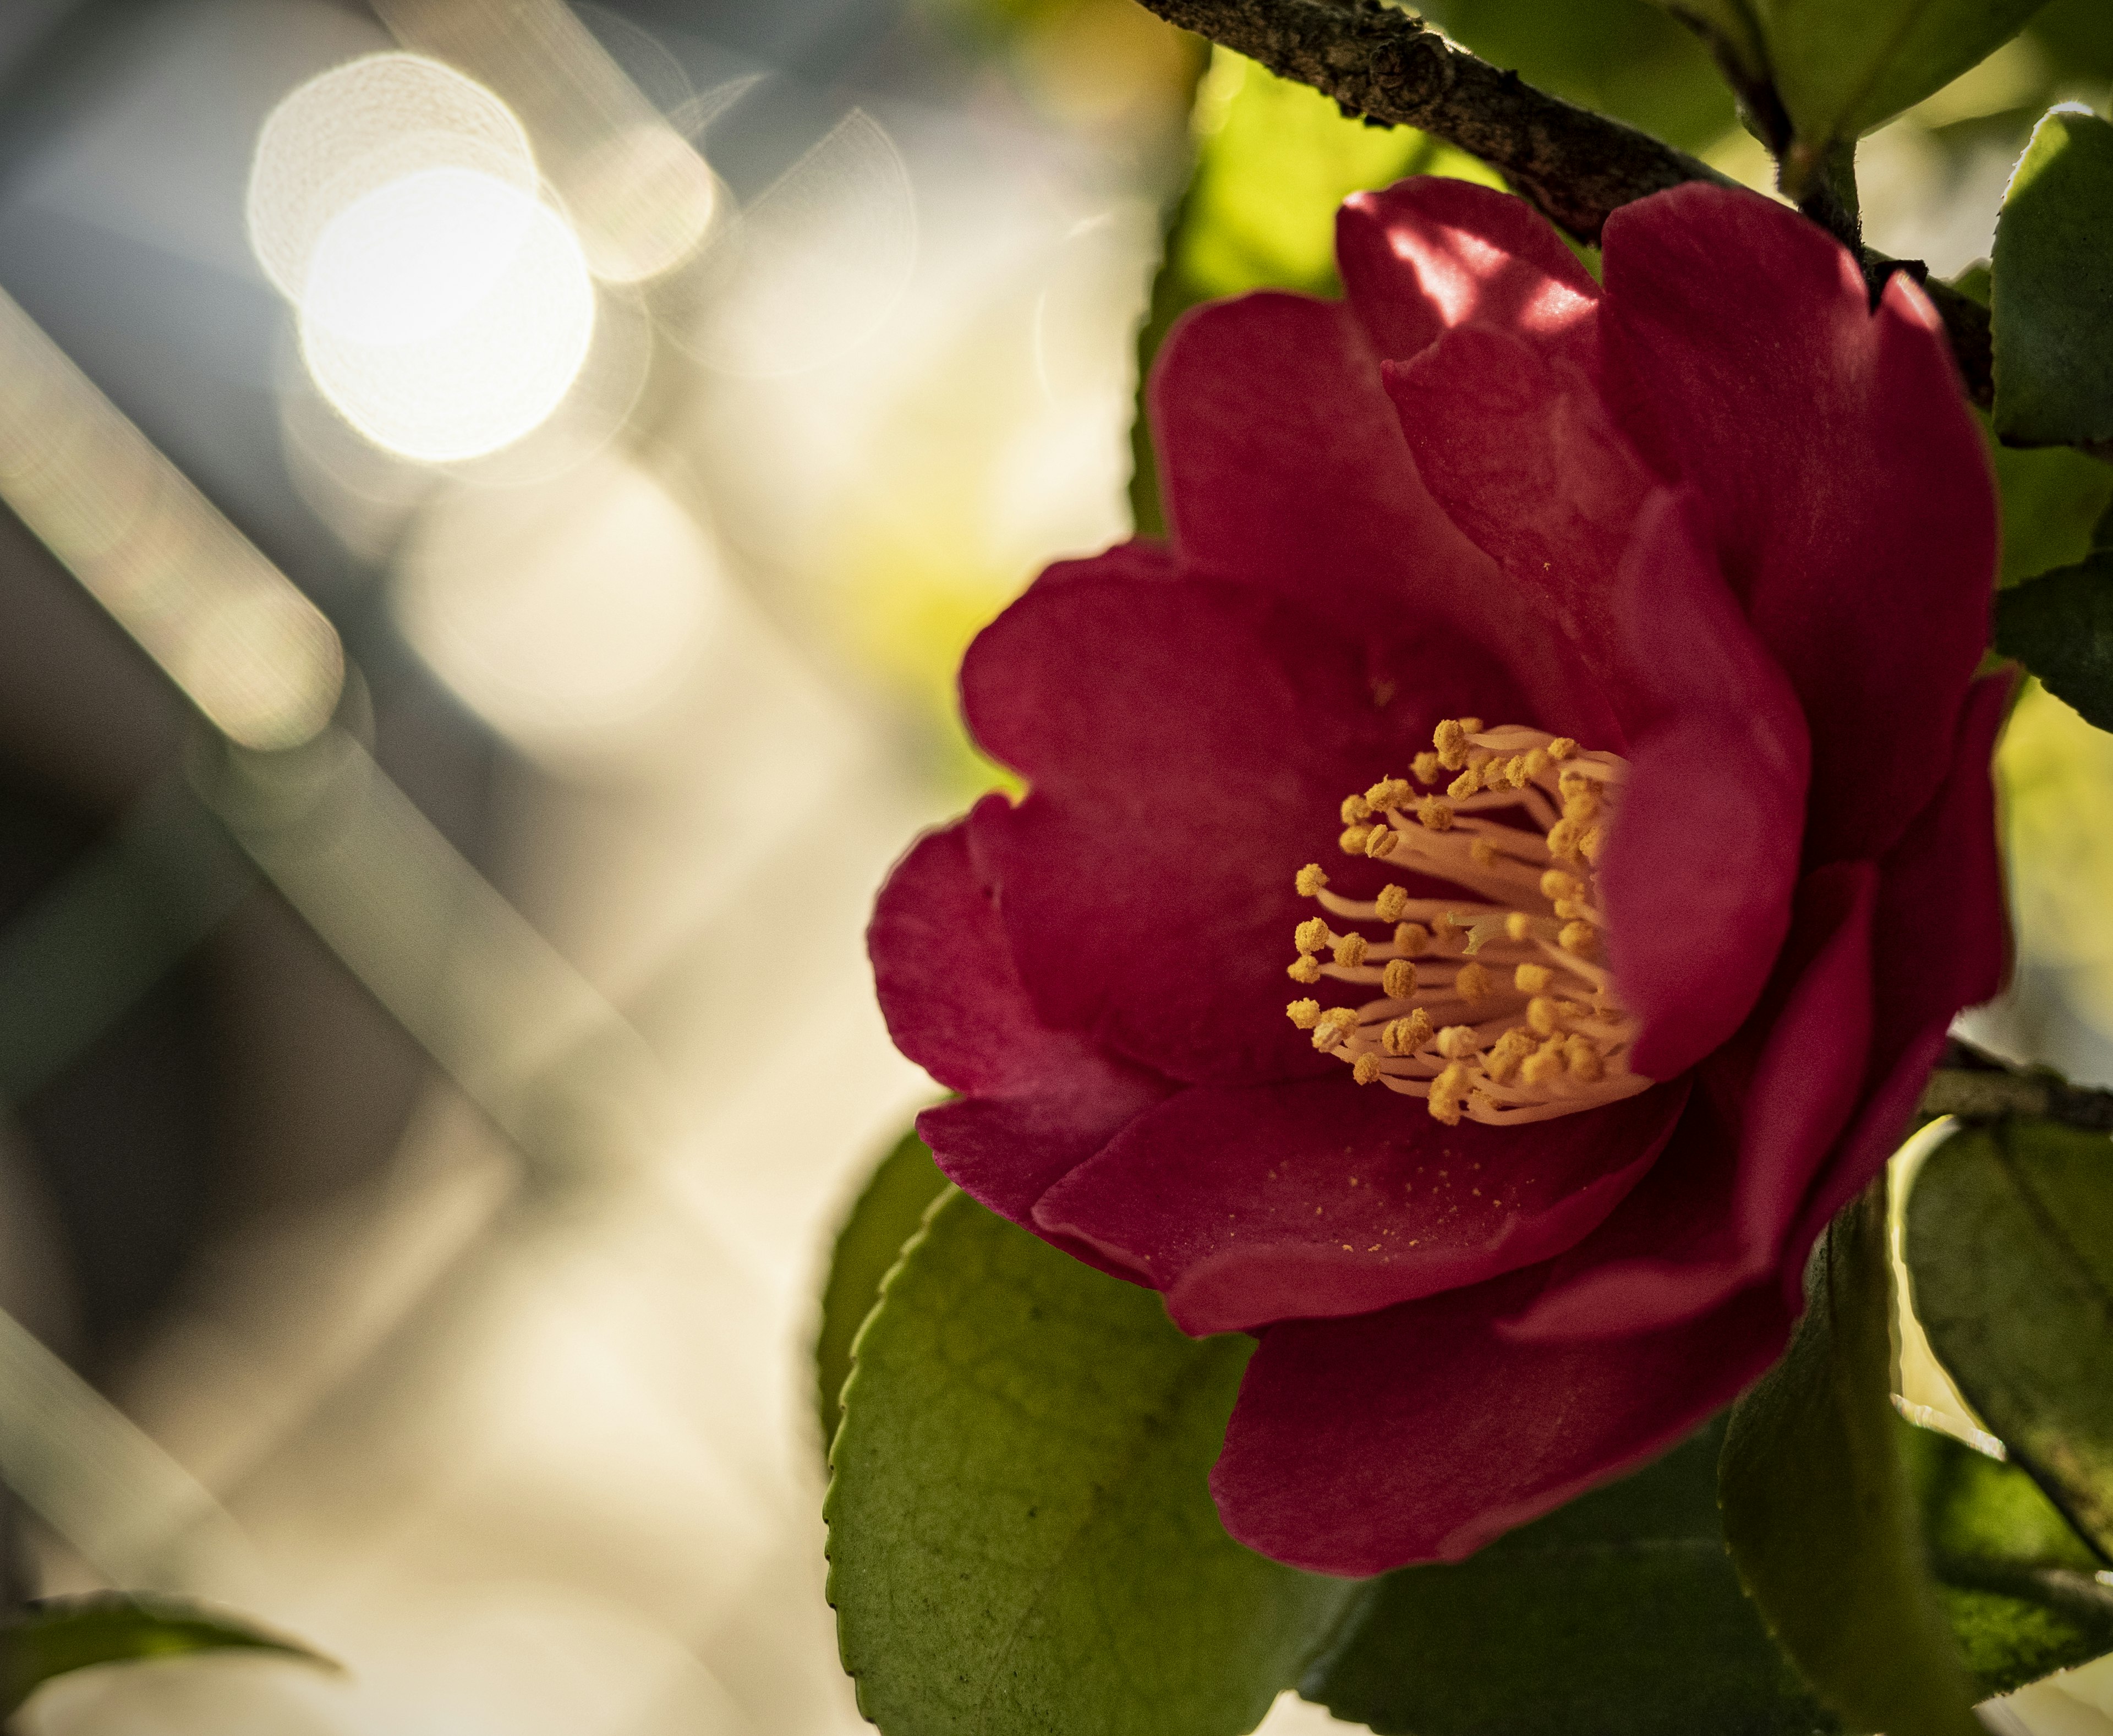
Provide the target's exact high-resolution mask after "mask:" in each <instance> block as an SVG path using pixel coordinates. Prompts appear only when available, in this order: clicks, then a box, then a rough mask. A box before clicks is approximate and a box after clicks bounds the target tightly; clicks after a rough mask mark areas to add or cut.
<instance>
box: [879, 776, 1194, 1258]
mask: <svg viewBox="0 0 2113 1736" xmlns="http://www.w3.org/2000/svg"><path fill="white" fill-rule="evenodd" d="M991 802H996V803H997V804H998V806H1001V807H1002V806H1004V805H1005V798H1004V797H1002V796H993V797H985V798H984V804H985V805H986V806H987V805H988V804H989V803H991ZM866 945H867V949H868V951H869V953H871V955H872V958H873V970H874V986H875V988H876V989H877V990H878V992H879V997H880V1007H881V1013H882V1016H883V1017H884V1018H886V1020H887V1021H888V1034H889V1035H891V1036H892V1037H893V1038H894V1039H895V1045H896V1047H897V1048H899V1049H901V1051H902V1053H904V1054H906V1055H907V1056H908V1057H909V1058H910V1059H911V1060H912V1061H915V1062H917V1063H918V1064H919V1065H920V1066H921V1067H924V1070H925V1071H927V1072H929V1073H930V1074H931V1075H932V1076H933V1078H934V1079H937V1080H938V1081H939V1082H940V1083H941V1084H942V1085H948V1086H951V1087H952V1089H954V1090H957V1091H964V1092H967V1093H970V1094H971V1095H972V1097H973V1098H975V1099H984V1100H981V1101H971V1102H967V1103H948V1104H943V1105H942V1106H941V1107H939V1108H937V1109H932V1110H927V1111H926V1112H925V1113H924V1116H923V1117H920V1119H919V1122H918V1131H919V1132H920V1134H921V1135H923V1137H924V1142H925V1144H928V1145H929V1146H930V1147H931V1148H932V1150H933V1155H934V1156H935V1157H936V1158H938V1161H939V1167H941V1168H942V1169H943V1170H945V1171H946V1172H947V1174H948V1175H949V1176H952V1178H953V1179H954V1180H955V1181H957V1182H959V1183H960V1184H961V1186H962V1187H963V1188H964V1189H965V1190H967V1191H968V1192H969V1193H970V1194H972V1195H974V1196H975V1197H976V1198H977V1199H979V1200H981V1201H982V1202H983V1204H985V1205H988V1206H989V1207H990V1208H992V1210H993V1211H996V1212H1000V1213H1003V1214H1004V1215H1005V1216H1006V1217H1010V1218H1011V1219H1012V1220H1013V1221H1014V1222H1016V1223H1028V1222H1029V1213H1031V1212H1032V1210H1033V1208H1034V1202H1035V1201H1036V1200H1037V1199H1039V1198H1040V1197H1041V1196H1042V1194H1043V1191H1044V1190H1046V1189H1047V1187H1048V1186H1049V1185H1050V1183H1051V1182H1052V1181H1055V1180H1057V1177H1058V1176H1061V1175H1062V1174H1063V1173H1064V1172H1066V1170H1068V1169H1070V1167H1072V1166H1073V1165H1075V1164H1077V1163H1081V1162H1083V1161H1084V1159H1085V1158H1089V1157H1091V1156H1092V1155H1093V1154H1094V1153H1095V1152H1097V1151H1098V1150H1099V1149H1101V1147H1102V1145H1104V1144H1107V1141H1108V1140H1109V1139H1110V1138H1111V1136H1112V1135H1114V1134H1115V1133H1116V1132H1117V1131H1119V1130H1120V1128H1121V1127H1122V1126H1124V1125H1125V1123H1126V1122H1129V1121H1130V1118H1131V1117H1133V1116H1135V1115H1137V1114H1138V1113H1139V1112H1141V1111H1143V1110H1144V1109H1146V1108H1150V1107H1151V1106H1152V1104H1153V1103H1157V1102H1158V1101H1159V1099H1161V1098H1162V1097H1163V1096H1165V1095H1166V1093H1167V1091H1168V1090H1171V1086H1170V1085H1167V1084H1166V1082H1165V1081H1164V1080H1158V1079H1156V1078H1154V1077H1152V1076H1151V1075H1150V1074H1148V1073H1147V1072H1145V1071H1143V1069H1141V1068H1139V1067H1133V1066H1130V1065H1129V1064H1128V1063H1126V1062H1121V1061H1119V1060H1117V1059H1116V1058H1113V1057H1111V1056H1109V1055H1107V1054H1104V1053H1102V1052H1100V1051H1099V1050H1098V1049H1096V1048H1094V1047H1093V1044H1090V1043H1089V1042H1088V1041H1087V1040H1086V1039H1084V1038H1082V1037H1080V1036H1079V1035H1077V1034H1076V1033H1075V1032H1070V1031H1061V1030H1051V1029H1050V1028H1049V1027H1048V1026H1046V1025H1044V1024H1043V1023H1042V1021H1040V1020H1039V1019H1038V1018H1037V1017H1036V1016H1035V1013H1034V1007H1033V1006H1032V1005H1031V1004H1030V1003H1029V1000H1028V998H1027V993H1026V990H1025V989H1024V988H1023V987H1022V986H1021V984H1020V973H1019V972H1018V971H1016V970H1015V968H1014V966H1013V962H1012V956H1011V953H1010V952H1009V951H1008V950H1007V949H1006V944H1005V937H1004V935H1003V934H1002V931H1001V930H1000V928H999V926H998V921H997V912H996V911H994V910H993V909H992V907H991V902H990V898H989V897H988V893H986V892H985V890H984V889H983V886H982V885H981V884H979V882H978V879H977V878H976V875H975V874H974V870H973V868H972V866H971V865H970V860H969V853H968V843H967V836H966V823H965V822H964V823H962V824H957V825H952V826H949V827H947V829H945V830H943V831H938V832H929V833H927V834H925V835H924V837H923V838H920V839H918V841H917V842H916V843H915V844H913V845H911V846H910V851H909V853H908V854H907V855H906V856H905V857H903V858H902V860H901V861H899V862H897V864H896V865H895V869H894V871H893V872H892V873H891V874H890V875H888V882H887V884H885V885H884V886H883V887H882V888H881V891H880V898H879V902H878V903H877V904H876V905H875V907H874V916H873V923H872V925H871V927H870V928H869V930H867V933H866Z"/></svg>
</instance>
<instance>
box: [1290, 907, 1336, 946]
mask: <svg viewBox="0 0 2113 1736" xmlns="http://www.w3.org/2000/svg"><path fill="white" fill-rule="evenodd" d="M1291 943H1292V944H1293V945H1294V946H1295V947H1297V948H1298V950H1299V951H1300V952H1302V953H1317V952H1319V951H1320V950H1321V948H1323V947H1326V946H1332V945H1334V944H1335V935H1334V934H1332V933H1330V930H1329V928H1328V925H1327V924H1326V922H1324V921H1321V918H1320V917H1318V916H1308V918H1307V919H1306V920H1305V921H1303V922H1302V923H1300V924H1299V925H1298V927H1297V928H1295V929H1294V930H1292V931H1291Z"/></svg>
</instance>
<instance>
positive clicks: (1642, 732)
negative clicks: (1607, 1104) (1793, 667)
mask: <svg viewBox="0 0 2113 1736" xmlns="http://www.w3.org/2000/svg"><path fill="white" fill-rule="evenodd" d="M1620 584H1621V595H1620V597H1619V605H1620V624H1621V626H1622V629H1623V631H1624V633H1625V637H1626V644H1625V646H1624V647H1623V649H1624V652H1625V655H1626V657H1627V664H1628V667H1629V669H1630V670H1631V671H1632V691H1631V694H1630V698H1629V702H1628V704H1627V706H1626V707H1625V710H1624V716H1623V720H1622V721H1623V723H1624V724H1626V725H1627V727H1628V730H1629V733H1630V737H1631V745H1630V750H1629V752H1630V758H1631V761H1632V768H1633V769H1632V774H1631V776H1630V778H1629V779H1628V781H1627V784H1626V785H1625V786H1624V788H1623V793H1622V812H1621V820H1620V823H1619V824H1618V825H1617V826H1616V827H1615V828H1614V829H1613V834H1612V835H1611V836H1610V837H1609V839H1608V843H1607V847H1606V853H1605V857H1604V865H1603V866H1604V877H1603V880H1602V886H1603V889H1604V897H1605V899H1606V904H1607V916H1608V939H1609V948H1610V949H1611V950H1610V956H1609V964H1610V965H1611V966H1612V967H1613V972H1614V978H1615V980H1616V981H1617V982H1618V983H1619V984H1621V989H1622V998H1623V999H1624V1001H1625V1002H1626V1003H1627V1006H1628V1007H1629V1009H1630V1010H1631V1011H1632V1012H1635V1013H1636V1015H1637V1016H1639V1018H1640V1019H1641V1024H1642V1029H1641V1033H1640V1034H1639V1035H1638V1036H1637V1039H1636V1048H1635V1051H1634V1053H1632V1056H1631V1057H1630V1062H1629V1064H1630V1065H1631V1066H1632V1067H1633V1068H1634V1069H1635V1070H1636V1071H1637V1072H1639V1073H1641V1074H1643V1075H1644V1076H1645V1077H1647V1078H1651V1079H1671V1078H1673V1077H1674V1076H1676V1075H1677V1074H1680V1073H1682V1072H1685V1071H1686V1070H1687V1069H1688V1068H1689V1067H1692V1066H1694V1065H1695V1062H1698V1061H1700V1059H1701V1058H1703V1057H1704V1056H1705V1055H1707V1054H1708V1053H1710V1052H1711V1051H1712V1050H1713V1049H1714V1048H1717V1047H1718V1045H1719V1044H1722V1043H1723V1042H1724V1041H1725V1039H1727V1038H1728V1037H1730V1035H1732V1032H1733V1031H1735V1030H1737V1029H1738V1028H1739V1026H1740V1024H1741V1021H1744V1020H1745V1018H1746V1015H1747V1013H1748V1012H1750V1011H1751V1010H1752V1008H1753V1005H1754V1003H1755V1001H1756V1000H1757V999H1758V998H1759V996H1760V993H1761V989H1762V987H1763V985H1764V984H1765V983H1766V982H1767V981H1768V973H1769V971H1771V970H1772V969H1773V967H1774V965H1775V960H1776V953H1777V949H1778V947H1779V946H1780V945H1781V944H1782V938H1783V935H1784V934H1785V932H1786V931H1787V930H1788V928H1789V926H1790V909H1791V890H1792V889H1793V888H1794V887H1795V886H1796V884H1797V871H1798V851H1799V845H1800V843H1801V841H1802V838H1803V836H1804V823H1805V777H1806V770H1807V766H1808V765H1809V763H1810V750H1809V748H1808V747H1807V745H1806V741H1805V719H1804V717H1803V716H1802V715H1800V712H1799V710H1798V708H1797V700H1796V697H1795V696H1794V695H1793V694H1792V693H1791V690H1790V683H1788V682H1787V681H1786V680H1785V679H1784V678H1783V674H1782V670H1781V669H1779V668H1778V667H1777V665H1776V663H1775V660H1774V659H1773V658H1772V657H1770V656H1768V652H1767V651H1765V650H1764V648H1763V647H1762V646H1761V644H1760V642H1759V640H1758V639H1756V638H1755V636H1754V633H1753V631H1752V629H1751V628H1749V627H1748V626H1747V624H1746V619H1745V618H1744V617H1743V616H1742V615H1741V614H1740V613H1739V605H1738V604H1737V602H1736V601H1735V600H1734V599H1733V597H1732V593H1731V591H1730V590H1729V588H1728V587H1727V586H1726V585H1725V583H1724V582H1723V578H1721V577H1720V576H1719V575H1718V572H1717V568H1716V563H1715V562H1714V560H1712V559H1711V558H1710V557H1709V554H1708V552H1707V551H1706V550H1705V549H1704V547H1703V546H1701V544H1700V542H1699V541H1697V539H1696V537H1695V532H1694V528H1693V525H1692V523H1691V519H1690V515H1689V514H1688V513H1687V512H1686V510H1685V509H1684V507H1683V504H1682V501H1681V500H1678V499H1677V497H1675V496H1673V495H1672V494H1671V493H1670V492H1667V491H1660V492H1659V493H1657V494H1655V495H1654V496H1652V497H1651V499H1650V500H1649V501H1648V502H1646V504H1645V507H1644V509H1643V512H1642V514H1641V517H1640V519H1639V520H1638V523H1637V525H1636V532H1635V535H1634V537H1632V540H1631V541H1630V543H1629V546H1628V548H1627V551H1626V552H1625V553H1624V555H1623V556H1622V575H1621V580H1620Z"/></svg>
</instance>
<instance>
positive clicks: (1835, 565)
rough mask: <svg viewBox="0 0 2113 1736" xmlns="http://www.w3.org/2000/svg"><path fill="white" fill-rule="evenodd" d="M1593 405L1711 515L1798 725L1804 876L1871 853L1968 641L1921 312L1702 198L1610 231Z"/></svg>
mask: <svg viewBox="0 0 2113 1736" xmlns="http://www.w3.org/2000/svg"><path fill="white" fill-rule="evenodd" d="M1604 258H1605V280H1606V293H1605V296H1604V299H1603V300H1602V302H1601V304H1600V328H1601V331H1602V335H1603V340H1604V353H1605V356H1606V364H1607V386H1608V391H1609V397H1610V400H1611V401H1613V403H1614V404H1615V405H1616V406H1617V409H1618V412H1619V413H1620V414H1621V416H1622V421H1623V424H1624V426H1625V427H1627V428H1628V430H1629V431H1630V432H1631V434H1632V436H1633V437H1634V438H1635V439H1636V441H1638V442H1639V444H1640V445H1641V446H1642V448H1643V450H1645V453H1646V454H1647V455H1649V456H1650V459H1651V460H1652V462H1653V464H1654V465H1655V466H1656V468H1658V469H1659V472H1660V473H1662V474H1663V475H1665V476H1667V477H1678V478H1681V479H1683V480H1685V481H1686V482H1687V483H1688V484H1689V486H1691V487H1693V488H1695V490H1696V491H1698V492H1699V493H1700V495H1701V496H1703V497H1704V499H1705V500H1706V501H1707V503H1708V506H1709V528H1710V533H1711V536H1712V538H1713V540H1714V543H1715V546H1716V548H1717V550H1718V552H1719V554H1720V555H1721V557H1722V559H1723V568H1724V571H1725V573H1726V575H1727V578H1729V579H1730V580H1731V582H1732V587H1733V589H1734V590H1735V591H1736V592H1737V594H1738V595H1739V596H1740V597H1741V601H1742V602H1743V604H1744V606H1745V609H1746V614H1747V615H1748V616H1749V617H1750V619H1751V620H1752V621H1753V624H1754V627H1755V631H1756V632H1757V633H1759V635H1760V637H1761V640H1762V642H1764V644H1765V645H1766V646H1768V649H1769V651H1770V652H1771V653H1772V654H1773V656H1774V657H1775V658H1776V660H1777V661H1778V662H1779V663H1780V664H1781V665H1782V667H1783V669H1784V670H1785V671H1786V673H1787V674H1788V676H1789V678H1790V681H1791V686H1792V688H1794V689H1795V690H1796V693H1797V697H1798V700H1799V702H1800V705H1801V706H1802V707H1803V708H1804V710H1805V715H1806V716H1807V718H1808V720H1810V724H1811V729H1812V741H1813V754H1814V764H1813V789H1812V798H1811V803H1812V817H1811V820H1810V825H1809V827H1808V831H1807V842H1806V854H1805V860H1806V861H1808V862H1809V863H1811V864H1814V865H1817V864H1819V863H1821V862H1826V861H1841V860H1850V859H1855V858H1857V857H1875V856H1878V855H1880V854H1882V853H1883V852H1885V851H1886V850H1887V849H1888V848H1890V847H1892V843H1894V841H1895V840H1896V839H1897V838H1899V837H1900V835H1901V831H1902V829H1904V828H1905V826H1906V825H1907V824H1908V822H1909V820H1910V819H1911V818H1912V817H1913V816H1914V815H1915V814H1916V813H1917V812H1918V811H1919V810H1921V809H1922V808H1923V806H1924V805H1925V804H1926V803H1927V802H1928V800H1929V798H1930V797H1931V796H1932V795H1933V793H1935V791H1936V788H1937V782H1938V779H1940V778H1941V777H1942V774H1943V767H1944V765H1945V764H1946V756H1947V753H1948V750H1949V748H1950V747H1951V740H1952V731H1953V727H1954V724H1955V723H1956V719H1957V706H1958V702H1959V697H1960V694H1961V693H1962V692H1964V691H1965V686H1966V683H1967V682H1968V680H1969V678H1970V676H1971V674H1972V672H1973V670H1974V666H1975V665H1976V664H1977V663H1978V661H1979V660H1980V656H1981V653H1982V651H1983V647H1984V646H1986V645H1987V641H1988V613H1989V609H1990V606H1991V601H1992V596H1993V589H1994V582H1995V572H1996V547H1997V531H1996V497H1995V491H1994V486H1993V483H1992V480H1991V476H1990V472H1989V467H1988V459H1987V455H1986V453H1985V451H1984V450H1983V445H1982V441H1981V438H1980V436H1979V434H1978V431H1977V430H1976V429H1975V427H1974V423H1973V419H1972V418H1971V416H1970V415H1969V413H1968V411H1967V409H1966V405H1965V400H1964V398H1963V395H1962V394H1961V393H1960V389H1959V381H1958V373H1957V370H1956V368H1955V367H1954V365H1953V363H1952V359H1951V353H1950V351H1949V349H1947V348H1946V345H1945V342H1944V339H1943V336H1942V329H1941V327H1939V325H1938V324H1937V321H1936V318H1935V316H1934V314H1933V312H1932V310H1931V309H1930V307H1929V304H1928V298H1927V297H1925V296H1924V295H1923V293H1922V291H1921V290H1919V289H1917V288H1915V287H1914V286H1913V285H1912V284H1910V283H1909V282H1908V281H1906V280H1905V277H1903V276H1900V275H1897V274H1896V276H1894V277H1893V279H1892V281H1891V282H1890V283H1889V285H1888V286H1887V290H1886V293H1885V295H1884V296H1883V299H1882V301H1881V304H1880V306H1879V308H1878V312H1877V313H1875V314H1873V313H1871V312H1869V303H1868V301H1867V299H1866V296H1865V292H1864V281H1863V276H1862V274H1861V272H1860V271H1859V270H1858V269H1857V267H1856V265H1855V262H1854V261H1852V260H1851V258H1849V256H1848V254H1846V253H1845V252H1844V251H1843V250H1842V249H1841V247H1839V246H1838V245H1837V244H1836V243H1835V242H1833V241H1832V240H1830V239H1829V238H1828V236H1827V235H1825V234H1824V233H1823V232H1822V231H1820V230H1819V228H1817V227H1816V226H1814V225H1813V224H1810V223H1808V222H1804V221H1803V220H1802V219H1800V217H1798V216H1797V215H1796V213H1795V212H1791V211H1787V210H1785V209H1783V208H1782V207H1780V206H1778V205H1776V204H1774V203H1772V202H1770V201H1769V200H1767V199H1763V198H1761V197H1760V196H1759V194H1752V193H1746V192H1743V191H1740V190H1735V189H1731V188H1723V187H1714V186H1707V185H1700V184H1696V185H1689V186H1685V187H1680V188H1676V189H1674V190H1672V191H1670V192H1668V193H1663V194H1658V195H1655V196H1654V197H1653V198H1650V199H1643V200H1640V201H1638V202H1637V203H1635V204H1632V205H1628V206H1625V207H1624V208H1622V209H1621V210H1620V211H1618V212H1616V213H1615V214H1614V215H1613V217H1611V218H1610V219H1609V222H1608V224H1607V231H1606V244H1605V253H1604Z"/></svg>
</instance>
